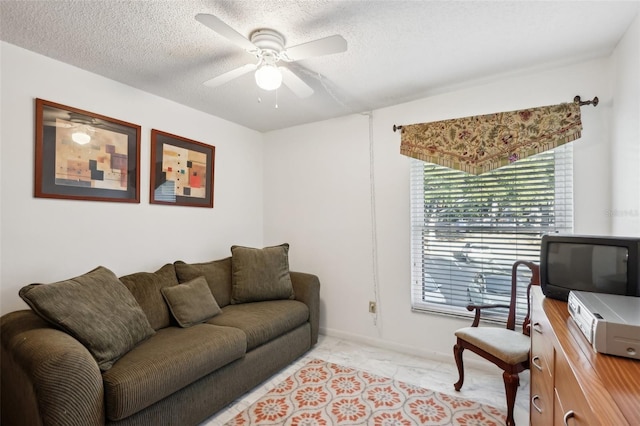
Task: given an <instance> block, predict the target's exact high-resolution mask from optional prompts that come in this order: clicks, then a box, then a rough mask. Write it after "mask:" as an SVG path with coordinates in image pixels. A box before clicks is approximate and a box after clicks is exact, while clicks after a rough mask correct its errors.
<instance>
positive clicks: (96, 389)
mask: <svg viewBox="0 0 640 426" xmlns="http://www.w3.org/2000/svg"><path fill="white" fill-rule="evenodd" d="M0 338H1V348H0V351H1V352H0V375H1V377H2V389H1V391H2V396H1V398H2V424H6V425H61V424H77V425H99V424H102V425H103V424H104V422H105V417H104V388H103V384H102V375H101V374H100V369H99V368H98V364H97V363H96V361H95V360H94V358H93V357H92V356H91V354H90V353H89V351H87V349H86V348H85V347H84V346H83V345H82V344H81V343H80V342H78V341H77V340H76V339H74V338H73V337H72V336H70V335H69V334H67V333H65V332H63V331H60V330H58V329H56V328H53V327H52V326H50V325H49V324H48V323H47V322H45V321H44V320H42V319H41V318H40V317H38V316H37V315H36V314H35V313H34V312H33V311H30V310H23V311H16V312H11V313H8V314H6V315H4V316H2V318H1V319H0Z"/></svg>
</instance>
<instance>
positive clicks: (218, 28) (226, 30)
mask: <svg viewBox="0 0 640 426" xmlns="http://www.w3.org/2000/svg"><path fill="white" fill-rule="evenodd" d="M196 20H197V21H198V22H200V23H201V24H204V25H206V26H207V27H209V28H211V29H212V30H213V31H215V32H217V33H218V34H220V35H221V36H223V37H225V38H226V39H227V40H229V41H231V42H233V43H235V44H237V45H238V46H240V47H242V48H243V49H245V50H247V51H250V50H256V49H257V47H256V46H255V45H254V44H253V43H251V42H250V41H249V40H248V39H247V38H246V37H244V36H243V35H242V34H240V33H239V32H237V31H236V30H234V29H233V28H231V27H230V26H229V25H227V24H225V23H224V22H222V21H221V20H220V18H218V17H217V16H214V15H210V14H208V13H198V14H197V15H196Z"/></svg>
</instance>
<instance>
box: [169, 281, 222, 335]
mask: <svg viewBox="0 0 640 426" xmlns="http://www.w3.org/2000/svg"><path fill="white" fill-rule="evenodd" d="M161 291H162V295H163V296H164V299H165V300H166V301H167V305H169V309H170V310H171V313H172V314H173V317H174V318H175V319H176V321H178V324H180V327H185V328H186V327H191V326H192V325H195V324H199V323H201V322H205V321H206V320H208V319H210V318H213V317H214V316H216V315H218V314H219V313H220V312H222V311H221V310H220V307H219V306H218V304H217V303H216V299H214V298H213V294H211V290H209V285H208V284H207V280H205V278H204V277H198V278H196V279H194V280H191V281H189V282H187V283H184V284H180V285H176V286H172V287H165V288H163V289H162V290H161Z"/></svg>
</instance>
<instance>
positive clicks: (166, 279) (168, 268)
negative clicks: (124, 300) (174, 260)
mask: <svg viewBox="0 0 640 426" xmlns="http://www.w3.org/2000/svg"><path fill="white" fill-rule="evenodd" d="M120 281H122V283H123V284H124V285H125V286H126V287H127V288H128V289H129V291H130V292H131V293H132V294H133V297H135V298H136V300H137V301H138V304H140V307H141V308H142V310H143V311H144V313H145V315H146V316H147V318H148V319H149V324H151V327H153V329H154V330H160V329H161V328H165V327H169V326H170V325H171V314H170V313H169V307H168V306H167V304H166V303H165V302H164V298H163V297H162V293H161V292H160V291H161V290H162V289H163V288H164V287H169V286H173V285H178V284H179V283H178V277H177V276H176V270H175V268H174V266H173V264H171V263H168V264H166V265H164V266H163V267H162V268H160V269H158V270H157V271H156V272H136V273H134V274H129V275H125V276H123V277H120Z"/></svg>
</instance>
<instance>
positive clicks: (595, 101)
mask: <svg viewBox="0 0 640 426" xmlns="http://www.w3.org/2000/svg"><path fill="white" fill-rule="evenodd" d="M573 102H577V103H578V104H580V106H585V105H593V106H594V107H596V106H598V102H600V99H598V97H597V96H596V97H595V98H593V100H590V101H583V100H581V99H580V96H576V97H575V98H573ZM396 130H402V125H396V124H394V125H393V131H394V132H395V131H396Z"/></svg>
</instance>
